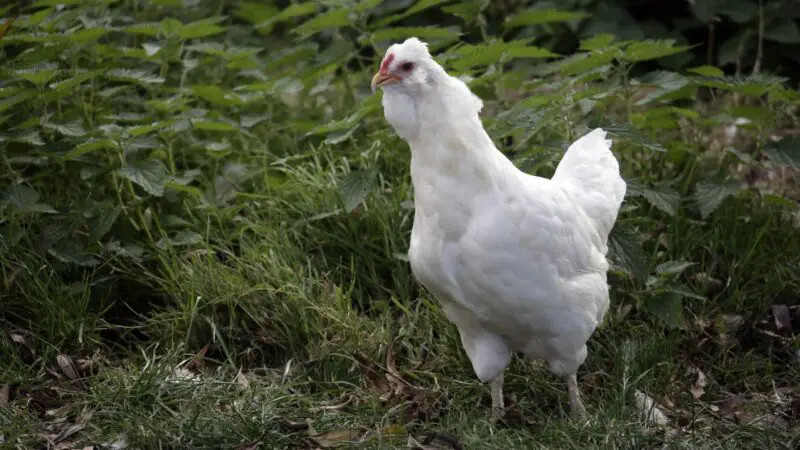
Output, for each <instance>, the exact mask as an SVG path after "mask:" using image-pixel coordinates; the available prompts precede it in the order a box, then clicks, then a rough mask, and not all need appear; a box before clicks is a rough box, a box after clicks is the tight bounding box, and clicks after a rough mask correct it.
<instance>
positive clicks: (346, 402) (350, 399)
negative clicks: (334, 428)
mask: <svg viewBox="0 0 800 450" xmlns="http://www.w3.org/2000/svg"><path fill="white" fill-rule="evenodd" d="M355 399H356V396H355V395H352V394H351V395H348V396H347V398H346V399H345V400H344V401H343V402H341V403H338V404H333V405H322V406H317V407H315V408H314V410H315V411H342V410H343V409H344V408H345V407H347V405H349V404H350V403H353V401H354V400H355Z"/></svg>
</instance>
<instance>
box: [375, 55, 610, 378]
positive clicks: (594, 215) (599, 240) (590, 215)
mask: <svg viewBox="0 0 800 450" xmlns="http://www.w3.org/2000/svg"><path fill="white" fill-rule="evenodd" d="M421 45H422V44H421V43H420V42H419V41H418V40H415V41H411V40H410V41H406V42H404V43H403V44H396V45H394V46H392V48H390V49H389V50H388V51H387V54H388V53H394V60H395V61H396V63H395V65H397V64H400V63H402V62H403V61H413V62H414V64H415V65H416V69H415V71H416V72H415V73H413V76H409V77H404V79H403V81H402V82H401V83H397V84H395V85H392V86H387V87H386V89H385V90H384V97H383V106H384V113H385V116H386V119H387V120H388V121H389V123H390V124H391V125H392V127H393V128H394V129H395V130H396V131H397V133H398V134H399V135H400V136H401V137H402V138H403V139H405V140H406V141H407V142H408V144H409V146H410V148H411V154H412V157H411V178H412V181H413V185H414V195H415V199H414V204H415V216H414V225H413V230H412V233H411V244H410V248H409V260H410V263H411V268H412V270H413V272H414V274H415V276H416V277H417V279H418V280H419V281H420V282H421V283H422V284H423V285H424V286H425V287H426V288H427V289H428V290H429V291H430V292H431V293H432V294H433V295H434V296H435V297H436V298H437V299H438V300H439V302H440V303H441V305H442V307H443V309H444V312H445V313H446V314H447V317H448V318H449V319H450V321H452V322H453V323H454V324H455V325H456V326H457V327H458V329H459V332H460V334H461V340H462V344H463V346H464V349H465V350H466V352H467V355H468V356H469V359H470V361H471V362H472V366H473V368H474V370H475V373H476V375H477V376H478V377H479V378H480V379H481V380H482V381H489V380H493V379H495V378H496V377H497V376H498V375H499V374H500V373H501V372H502V371H503V369H504V368H505V367H506V366H507V365H508V363H509V361H510V359H511V354H512V352H513V351H521V352H524V353H525V354H527V355H529V356H530V357H534V358H542V359H544V360H546V361H548V362H549V365H550V368H551V370H552V371H553V372H554V373H556V374H559V375H571V374H574V373H575V372H576V371H577V369H578V367H579V366H580V365H581V364H582V363H583V362H584V360H585V358H586V356H587V350H586V342H587V340H588V339H589V337H590V336H591V335H592V333H593V332H594V330H595V329H596V328H597V326H598V325H599V324H600V323H601V321H602V320H603V316H604V314H605V313H606V311H607V310H608V304H609V297H608V285H607V281H606V272H607V270H608V262H607V261H606V257H605V254H606V241H607V238H608V233H609V231H610V230H611V228H612V226H613V224H614V222H615V221H616V217H617V213H618V211H619V208H620V205H621V203H622V201H623V198H624V195H625V182H624V181H623V179H622V178H621V177H620V174H619V165H618V163H617V160H616V159H615V158H614V155H613V154H612V153H611V150H610V146H611V142H610V141H608V140H606V139H605V135H606V133H605V132H604V131H603V130H601V129H597V130H594V131H592V132H590V133H589V134H587V135H586V136H584V137H582V138H580V139H578V140H577V141H576V142H575V143H574V144H572V145H571V146H570V148H569V149H568V151H567V152H566V154H565V156H564V158H563V160H562V161H561V163H560V164H559V166H558V169H557V170H556V173H555V176H554V177H553V178H552V179H545V178H540V177H536V176H531V175H528V174H525V173H523V172H521V171H520V170H518V169H517V168H516V167H515V166H514V165H513V163H512V162H511V161H509V160H508V159H507V158H506V157H505V156H504V155H503V154H502V153H501V152H500V151H499V150H498V149H497V148H496V147H495V145H494V143H493V142H492V140H491V138H490V137H489V136H488V135H487V133H486V132H485V130H484V129H483V126H482V123H481V121H480V118H479V116H478V113H479V112H480V110H481V108H482V106H483V104H482V101H481V100H480V98H478V97H477V96H475V95H474V94H473V93H472V92H471V91H470V90H469V88H468V87H467V85H466V84H464V83H463V82H462V81H460V80H458V79H456V78H454V77H451V76H449V75H448V74H447V73H446V72H445V71H444V69H442V68H441V66H439V65H438V64H437V63H436V62H435V61H434V60H433V59H432V58H431V57H430V55H429V54H428V52H427V48H426V47H424V51H423V49H422V48H421ZM390 69H391V70H396V69H394V68H392V67H390Z"/></svg>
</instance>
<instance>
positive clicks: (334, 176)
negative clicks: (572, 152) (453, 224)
mask: <svg viewBox="0 0 800 450" xmlns="http://www.w3.org/2000/svg"><path fill="white" fill-rule="evenodd" d="M798 6H800V5H798V3H797V2H796V1H789V0H784V1H770V2H763V3H759V2H755V1H747V0H715V1H701V0H694V1H690V2H642V1H632V0H631V1H621V0H620V1H611V0H569V1H563V2H554V1H500V2H489V1H446V0H423V1H419V2H412V1H396V0H388V1H380V0H365V1H333V0H332V1H317V2H291V3H289V2H274V3H271V2H260V1H259V2H256V1H250V2H248V1H234V0H229V1H212V0H191V1H190V0H185V1H181V0H158V1H157V0H152V1H144V0H124V1H117V0H91V1H68V0H62V1H55V0H53V1H50V0H43V1H36V2H28V3H24V4H20V5H9V6H5V7H0V18H2V23H4V24H5V25H4V26H3V27H2V29H1V30H2V31H0V33H2V34H3V36H2V38H0V61H2V65H0V72H2V77H0V149H2V153H0V158H1V160H0V166H1V167H2V170H0V183H1V184H0V189H2V196H1V197H0V228H2V232H0V271H1V272H2V274H3V281H4V284H3V286H2V288H0V407H2V408H0V444H4V445H8V446H10V447H17V448H31V447H32V446H36V445H50V446H51V447H53V446H57V445H60V446H61V447H60V448H70V447H68V446H71V445H98V446H99V445H101V443H104V444H103V445H105V446H109V447H114V446H116V448H123V447H125V446H131V447H133V448H154V447H155V446H157V445H170V446H180V447H190V448H205V447H213V448H219V446H235V445H240V444H242V445H244V444H246V443H249V445H251V447H247V448H256V446H258V445H261V446H262V448H287V447H291V446H296V445H297V443H298V442H299V441H300V440H302V439H304V436H312V437H311V438H310V439H311V442H312V443H314V445H317V446H320V447H325V446H329V445H333V444H335V443H336V442H338V441H344V440H351V439H355V440H363V441H367V442H366V443H365V444H364V445H365V446H373V447H376V446H377V447H380V446H381V445H391V446H396V445H406V440H407V439H408V438H409V436H411V440H415V439H417V438H416V437H415V436H417V437H418V436H419V434H420V433H422V432H424V431H425V430H437V431H438V432H440V433H444V432H446V433H449V434H451V435H453V437H451V438H446V439H445V438H444V437H442V436H444V435H440V436H439V438H440V439H439V440H440V441H441V442H444V443H443V444H442V445H443V446H444V447H445V448H447V447H448V446H450V447H453V448H456V447H454V444H453V443H452V442H453V440H456V441H458V440H460V441H461V442H463V443H464V445H465V446H467V447H468V448H473V447H474V448H516V447H515V446H521V447H522V448H531V447H532V446H537V445H541V446H544V447H549V446H553V447H556V448H572V447H575V448H590V447H592V446H598V447H602V448H609V447H608V446H609V445H610V446H612V447H613V446H634V447H637V448H642V447H646V446H651V445H662V444H664V443H666V444H668V445H674V446H681V445H688V446H694V447H693V448H696V447H697V445H700V446H701V448H717V447H719V448H735V447H736V446H741V448H752V447H753V446H773V445H783V444H786V445H788V446H790V447H791V445H792V442H794V441H792V439H796V437H795V436H796V435H795V434H793V433H796V431H792V430H795V429H796V423H797V416H798V413H800V411H799V409H800V407H798V405H800V397H798V391H797V389H798V386H797V381H796V380H797V379H799V378H798V375H800V374H799V373H798V367H800V366H798V360H800V356H799V355H798V351H800V347H798V340H797V337H796V334H795V333H796V331H797V329H798V324H800V319H798V317H797V316H798V315H797V310H798V309H797V305H798V301H797V300H798V294H800V233H798V229H797V227H798V223H800V218H799V217H800V216H799V215H798V203H797V202H798V201H800V191H798V179H797V172H796V171H797V169H798V167H800V150H799V149H798V135H800V133H798V128H797V126H798V120H797V106H798V104H800V95H798V92H797V90H796V89H795V86H796V84H797V79H798V77H797V75H796V74H797V70H796V69H797V65H798V56H797V55H799V54H800V52H798V42H800V29H799V28H798V22H797V18H798V16H800V8H798ZM410 36H418V37H420V38H421V39H423V40H425V41H427V42H429V43H430V48H431V51H432V53H433V54H434V55H435V56H436V59H437V60H438V61H439V62H440V63H441V64H443V65H444V66H445V67H446V68H447V69H448V71H449V72H450V73H451V74H454V75H458V76H462V77H465V79H466V80H468V81H469V84H470V86H471V87H472V89H473V90H474V91H475V92H476V93H478V94H479V95H480V96H481V97H482V98H483V99H484V100H485V102H486V107H485V109H484V113H483V119H484V123H485V126H486V128H487V130H488V131H489V133H490V135H491V136H492V137H493V138H494V139H495V141H496V143H497V145H498V146H499V147H500V148H501V149H502V150H503V151H504V152H505V153H506V154H507V155H508V156H509V157H510V158H511V159H512V160H513V161H514V162H515V163H516V164H517V165H518V166H519V167H521V168H522V169H524V170H526V171H528V172H529V173H536V174H539V175H542V176H549V175H550V174H552V172H553V170H554V168H555V166H556V165H557V164H558V161H559V160H560V157H561V154H562V152H563V150H564V149H565V148H566V147H567V145H568V144H569V143H570V142H572V141H573V140H574V139H575V138H576V137H578V136H580V135H581V134H582V133H584V132H586V131H588V130H589V129H590V127H593V126H597V125H602V126H604V127H605V128H606V129H608V130H609V132H610V133H611V134H612V137H613V139H614V142H615V144H614V151H615V153H616V154H617V155H618V157H619V159H620V162H621V166H622V168H623V172H624V176H625V178H626V180H627V182H628V197H627V198H626V202H625V205H624V207H623V212H622V213H621V216H620V219H619V222H618V224H617V226H616V227H615V229H614V232H613V234H612V238H611V254H610V258H611V260H612V262H613V265H614V270H613V274H612V276H611V277H610V281H611V283H612V294H613V303H612V311H611V312H610V313H609V318H608V321H607V323H606V325H605V326H604V328H603V329H602V330H599V331H598V333H597V334H596V336H595V337H594V338H593V340H592V341H591V348H590V357H589V360H588V361H587V363H586V365H585V367H584V368H583V369H582V373H581V374H579V377H580V379H582V380H585V381H584V384H583V388H584V392H585V395H587V404H588V406H589V409H590V413H592V410H594V414H593V415H594V416H596V419H595V422H594V423H593V424H592V425H590V426H586V427H584V426H582V425H580V424H575V423H571V422H570V421H569V420H568V419H566V416H565V415H564V414H562V408H561V407H560V405H562V404H563V403H565V398H562V396H563V395H564V392H563V386H562V385H561V384H560V381H558V380H555V379H553V378H552V377H550V376H549V375H548V374H547V371H546V370H544V369H543V368H539V367H538V366H537V365H536V364H535V363H532V362H526V361H518V362H515V363H514V366H513V367H512V368H511V369H510V371H509V372H510V373H509V375H507V383H508V386H509V387H508V388H507V390H508V394H509V395H515V396H516V400H515V401H513V402H511V403H512V404H513V410H514V411H515V413H514V414H511V417H512V419H510V420H509V424H507V427H501V428H495V427H494V426H493V425H491V424H489V423H488V422H487V420H486V419H487V417H488V409H487V408H485V407H479V408H475V404H476V402H478V401H483V402H484V403H485V402H486V401H487V397H488V394H487V393H486V392H485V390H486V387H485V386H482V385H481V384H480V383H479V382H478V381H477V380H476V379H475V377H474V375H473V374H472V369H471V367H470V365H469V362H468V361H467V359H466V356H465V355H463V352H462V351H461V350H460V344H459V341H458V337H457V333H456V331H455V329H454V328H453V327H451V326H449V325H448V324H447V322H446V320H445V319H444V318H443V316H442V315H441V312H440V311H439V310H438V308H437V307H436V305H435V303H434V302H433V301H432V300H431V299H430V298H429V296H428V295H427V293H425V292H424V291H422V290H421V289H420V288H419V286H418V285H417V284H416V282H415V281H414V279H413V276H412V275H411V273H410V269H409V267H408V264H407V259H406V256H405V252H406V249H407V245H408V235H409V232H410V228H411V221H412V218H413V192H412V189H411V186H410V180H409V176H408V151H407V147H406V145H405V144H404V143H403V142H402V141H401V140H400V139H399V138H397V137H396V136H395V135H394V133H393V132H392V131H391V130H390V129H389V127H388V125H387V124H386V123H385V121H384V119H383V114H382V111H381V107H380V94H378V93H376V94H372V93H371V92H370V90H369V80H370V78H371V76H372V74H373V73H374V71H375V70H376V68H377V66H378V63H379V61H380V58H381V57H382V55H383V52H384V50H385V49H386V48H387V47H388V46H389V45H390V44H391V43H393V42H397V41H400V40H403V39H405V38H406V37H410ZM652 398H655V399H657V404H658V405H659V406H658V407H659V408H660V410H659V411H662V412H663V413H664V414H665V416H664V417H663V420H661V419H658V420H656V419H653V417H652V416H648V417H644V418H643V417H642V416H641V409H642V407H641V401H642V399H645V400H647V399H650V401H651V402H652ZM306 419H308V420H310V421H312V422H313V423H312V425H311V428H310V429H306V428H307V425H304V426H300V425H298V423H295V422H297V421H301V422H303V421H305V420H306ZM515 420H516V422H515ZM654 420H655V422H657V423H656V424H655V426H656V427H657V428H660V429H661V430H660V431H655V432H651V431H647V430H646V428H647V427H648V426H654V425H653V423H652V422H653V421H654ZM648 423H650V425H647V424H648ZM643 427H644V428H643ZM300 428H303V430H301V431H298V429H300ZM729 434H730V435H731V436H734V437H736V439H731V440H723V439H722V436H728V435H729ZM398 439H399V441H398ZM421 439H422V438H420V440H421ZM397 442H400V444H397ZM408 442H411V441H408ZM447 442H450V444H447ZM408 445H415V444H413V443H409V444H408ZM420 445H422V444H420ZM426 445H434V444H426ZM731 446H733V447H731ZM420 448H421V447H420Z"/></svg>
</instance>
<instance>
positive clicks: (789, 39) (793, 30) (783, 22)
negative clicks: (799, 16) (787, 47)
mask: <svg viewBox="0 0 800 450" xmlns="http://www.w3.org/2000/svg"><path fill="white" fill-rule="evenodd" d="M764 39H766V40H768V41H774V42H780V43H782V44H797V43H800V27H798V26H797V22H795V19H793V18H788V17H786V18H783V19H780V20H778V21H777V23H772V24H770V25H769V26H768V27H766V28H765V29H764Z"/></svg>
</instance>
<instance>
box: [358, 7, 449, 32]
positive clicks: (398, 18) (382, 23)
mask: <svg viewBox="0 0 800 450" xmlns="http://www.w3.org/2000/svg"><path fill="white" fill-rule="evenodd" d="M451 1H453V0H421V1H418V2H413V6H412V7H410V8H408V9H407V10H405V11H404V12H402V13H399V14H392V15H391V16H388V17H384V18H383V19H381V20H379V21H377V22H376V23H375V24H373V25H371V26H370V28H371V29H373V30H375V29H381V28H384V27H386V26H387V25H389V24H392V23H395V22H399V21H401V20H403V19H405V18H406V17H408V16H411V15H413V14H416V13H418V12H421V11H424V10H426V9H429V8H433V7H434V6H438V5H441V4H444V3H450V2H451Z"/></svg>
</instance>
